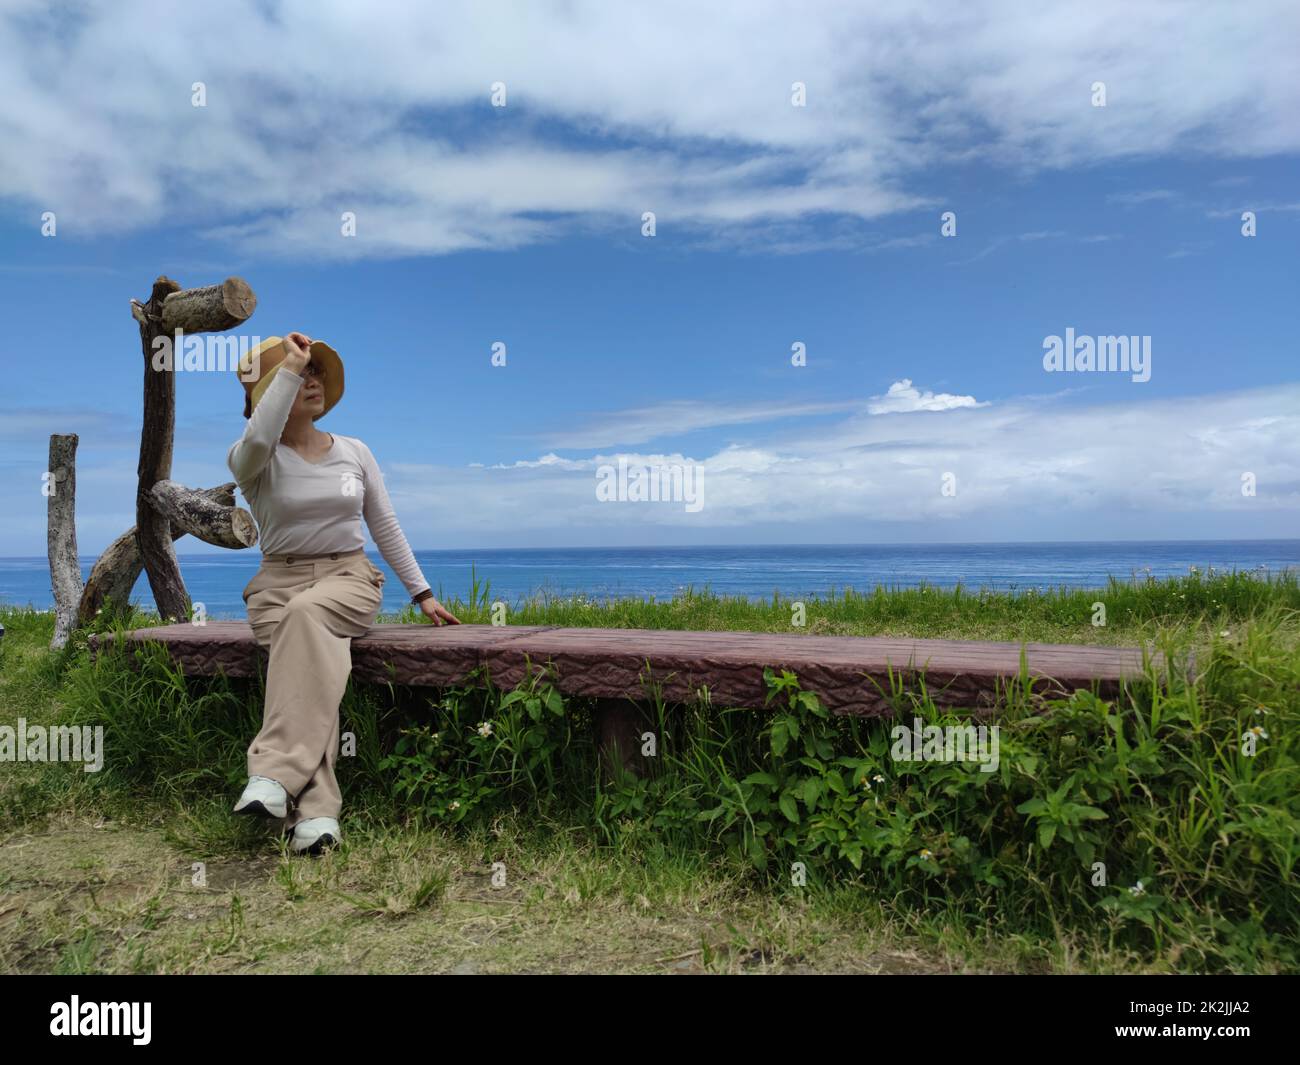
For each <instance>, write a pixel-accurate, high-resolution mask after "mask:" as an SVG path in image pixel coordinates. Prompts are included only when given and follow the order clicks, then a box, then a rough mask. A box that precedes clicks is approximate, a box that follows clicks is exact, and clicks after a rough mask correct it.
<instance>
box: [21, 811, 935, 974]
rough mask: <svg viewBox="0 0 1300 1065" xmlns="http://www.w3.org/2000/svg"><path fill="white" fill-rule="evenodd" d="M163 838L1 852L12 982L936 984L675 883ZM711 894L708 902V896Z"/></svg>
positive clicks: (861, 944) (819, 923)
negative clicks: (545, 976)
mask: <svg viewBox="0 0 1300 1065" xmlns="http://www.w3.org/2000/svg"><path fill="white" fill-rule="evenodd" d="M169 837H170V833H168V832H166V831H164V830H162V829H160V828H156V827H151V826H134V825H126V824H122V823H118V822H112V821H105V820H90V819H84V818H74V817H65V818H63V819H61V820H56V821H52V822H51V823H50V824H49V825H47V826H44V827H42V828H41V829H39V830H36V831H29V832H19V833H15V834H11V835H9V836H7V837H6V838H4V839H3V840H2V841H0V970H3V971H5V972H10V973H50V972H60V973H100V972H108V973H123V972H127V973H129V972H148V973H195V972H202V973H252V972H267V973H360V972H365V973H456V974H474V973H558V972H569V973H668V974H690V973H709V972H732V973H737V972H754V973H762V972H783V973H799V972H805V973H810V972H818V973H841V972H842V973H848V972H853V973H862V974H876V973H891V974H893V973H900V974H901V973H934V972H952V971H960V970H961V966H960V963H958V964H957V965H956V966H954V965H953V964H950V963H949V962H947V961H945V960H943V959H938V958H934V957H923V956H922V955H920V954H918V953H916V952H914V951H910V950H907V949H902V948H899V947H898V946H897V945H894V946H892V947H891V946H889V945H888V944H885V943H882V942H881V937H880V936H879V935H877V934H874V933H872V932H870V931H864V930H862V929H857V930H849V929H847V928H846V927H845V922H842V921H839V920H836V919H835V918H834V917H833V916H831V917H827V916H820V917H819V916H815V915H814V913H813V912H812V911H811V909H810V908H808V907H806V906H803V905H800V904H799V903H798V902H793V903H792V902H790V901H789V900H784V901H778V900H770V901H764V900H759V901H757V902H755V901H754V900H753V899H752V898H747V897H742V896H732V895H730V894H729V893H727V892H726V891H725V889H722V890H720V891H719V890H716V889H713V888H711V887H710V886H709V885H699V884H697V885H683V886H682V888H681V890H678V891H669V892H668V893H667V895H668V896H670V897H662V896H661V897H660V900H659V902H658V903H651V902H650V900H649V898H647V897H646V896H645V895H644V894H638V893H635V892H633V893H631V894H630V895H629V894H628V892H627V890H626V883H627V878H626V876H622V877H621V878H619V881H618V884H617V886H611V885H613V884H614V883H615V882H614V880H612V879H611V880H610V881H608V882H607V883H604V884H602V883H601V879H602V878H601V871H600V863H599V862H597V863H595V864H592V865H590V866H589V865H588V863H587V862H585V861H574V860H573V859H572V857H571V856H570V857H569V858H567V859H565V860H563V861H560V862H558V863H557V864H556V865H554V866H549V867H548V866H546V865H540V866H534V867H529V868H521V869H520V870H519V871H518V872H515V873H507V876H506V883H505V884H504V885H502V886H494V885H493V883H492V878H493V874H492V869H491V867H490V866H489V865H486V864H483V863H481V862H479V861H478V860H477V859H476V858H475V857H474V856H473V855H466V854H461V853H456V852H455V851H454V850H452V849H449V848H447V847H445V846H444V847H439V848H438V849H435V848H434V847H433V846H430V843H431V840H430V839H429V837H427V836H426V837H424V838H419V837H418V836H416V837H413V838H412V839H410V840H406V839H403V838H400V837H397V838H394V837H393V836H391V835H389V836H386V837H377V838H372V839H360V840H357V841H354V842H350V843H348V844H347V845H346V846H345V847H344V848H342V849H340V850H337V851H334V852H330V853H328V854H326V855H324V856H323V857H320V858H316V859H310V858H303V857H298V856H291V855H281V854H278V853H276V851H275V844H274V842H272V841H270V840H268V844H267V848H266V853H264V854H259V855H257V856H255V857H233V858H229V859H225V860H211V861H208V862H206V863H204V865H203V867H202V869H199V870H196V869H195V868H194V863H193V862H192V861H191V860H190V858H188V857H187V856H186V855H185V854H184V853H183V852H182V850H181V849H179V848H178V847H177V846H176V844H175V842H174V841H173V840H172V839H171V838H169ZM711 891H714V895H713V897H710V892H711Z"/></svg>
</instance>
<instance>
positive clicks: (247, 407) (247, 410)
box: [244, 392, 253, 418]
mask: <svg viewBox="0 0 1300 1065" xmlns="http://www.w3.org/2000/svg"><path fill="white" fill-rule="evenodd" d="M252 416H253V397H252V395H251V394H249V393H248V392H245V393H244V417H245V418H251V417H252Z"/></svg>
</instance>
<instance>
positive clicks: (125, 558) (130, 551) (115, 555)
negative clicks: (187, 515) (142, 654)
mask: <svg viewBox="0 0 1300 1065" xmlns="http://www.w3.org/2000/svg"><path fill="white" fill-rule="evenodd" d="M186 491H192V492H195V493H196V494H197V495H201V496H203V497H204V498H205V499H207V500H210V501H211V502H212V503H213V504H215V505H218V506H222V507H233V506H234V505H235V482H234V481H229V482H227V483H226V484H223V485H218V486H217V487H216V488H199V489H186ZM240 513H243V511H241V512H240ZM187 531H188V530H187V529H183V528H180V527H178V526H176V525H173V526H172V528H171V537H172V539H173V540H179V539H180V538H181V537H182V536H184V535H185V533H186V532H187ZM135 532H136V530H135V526H134V525H132V526H131V528H129V529H127V530H126V532H124V533H123V534H122V535H121V536H119V537H118V538H117V539H116V540H114V541H113V542H112V543H111V544H109V545H108V547H107V548H105V550H104V553H103V554H102V555H100V556H99V561H98V562H96V563H95V565H94V567H93V568H92V569H91V571H90V576H89V577H88V578H87V579H86V588H85V591H83V592H82V593H81V606H80V607H79V608H78V610H77V623H78V624H80V625H88V624H90V621H91V619H92V618H93V617H94V616H95V613H96V612H97V611H98V610H99V609H100V608H101V607H102V606H103V605H104V604H105V603H110V604H111V605H113V606H115V607H119V608H120V607H124V606H126V604H127V603H128V602H130V599H131V591H132V589H134V588H135V582H136V581H137V580H138V579H139V577H140V571H141V569H143V568H144V560H143V559H142V558H141V557H140V544H139V542H138V540H137V538H136V535H135Z"/></svg>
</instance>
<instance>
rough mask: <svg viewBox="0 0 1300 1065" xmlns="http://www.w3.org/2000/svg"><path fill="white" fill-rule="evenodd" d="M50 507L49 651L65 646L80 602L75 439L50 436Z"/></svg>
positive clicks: (48, 524)
mask: <svg viewBox="0 0 1300 1065" xmlns="http://www.w3.org/2000/svg"><path fill="white" fill-rule="evenodd" d="M49 474H50V481H49V506H48V508H47V515H46V546H47V549H48V552H49V557H50V586H51V588H52V589H53V591H54V638H53V639H52V640H51V641H50V648H51V649H52V650H55V651H57V650H59V648H61V647H63V646H64V645H65V644H66V643H67V642H68V636H69V635H71V633H72V630H73V629H74V628H75V627H76V620H77V603H78V601H79V600H80V599H81V564H80V563H79V562H78V561H77V435H76V434H75V433H69V434H67V435H61V434H59V433H54V434H52V435H51V436H50V465H49Z"/></svg>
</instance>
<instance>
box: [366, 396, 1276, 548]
mask: <svg viewBox="0 0 1300 1065" xmlns="http://www.w3.org/2000/svg"><path fill="white" fill-rule="evenodd" d="M900 384H902V383H901V382H900ZM922 395H924V393H923V394H922ZM935 398H936V400H939V399H941V398H942V397H935ZM952 398H956V399H958V400H966V399H969V398H970V397H949V399H952ZM623 454H625V456H626V457H627V459H628V461H629V463H630V464H646V465H659V464H668V463H678V464H680V463H695V464H698V465H699V466H700V468H701V469H702V470H703V480H702V483H703V486H704V498H705V506H704V508H703V510H701V511H700V512H699V513H695V514H690V513H686V512H685V511H684V510H683V508H681V507H673V506H669V505H658V504H608V503H600V502H598V501H597V500H596V497H595V476H596V469H597V468H598V467H599V466H600V465H601V464H603V463H611V462H614V461H616V459H617V453H609V452H604V453H601V454H599V455H593V456H591V457H587V458H569V459H564V458H560V457H559V456H557V455H555V454H553V453H552V454H545V455H542V456H540V457H538V458H536V459H521V460H519V461H517V462H511V463H502V464H498V465H496V466H493V467H473V468H463V467H462V468H452V467H446V466H434V465H418V464H403V465H398V466H394V467H393V468H392V469H391V470H388V481H389V488H390V490H391V491H392V492H393V494H394V499H395V502H396V505H397V507H398V510H399V513H400V514H402V516H403V524H404V525H408V524H409V525H410V526H411V527H412V528H413V529H415V530H416V533H415V534H413V537H412V538H413V539H414V540H416V542H419V543H434V542H444V543H445V542H451V541H449V540H448V537H455V538H459V539H460V540H463V541H464V542H476V540H475V538H481V537H484V536H492V537H497V538H498V539H499V540H500V541H501V542H526V539H524V540H521V539H520V536H523V537H527V536H529V535H533V534H538V535H540V534H542V533H544V532H545V531H547V530H561V531H564V530H568V531H569V534H570V535H569V537H568V540H569V541H570V542H571V541H572V540H573V538H574V535H575V534H576V533H578V532H581V533H582V535H583V537H584V538H586V537H587V536H588V534H592V535H596V534H597V533H598V532H599V531H600V530H605V531H609V530H614V529H619V528H627V529H639V528H644V527H646V526H661V525H662V526H676V527H682V528H689V529H694V530H696V531H699V530H700V529H702V528H706V527H742V526H745V527H753V526H758V525H761V526H763V527H765V528H770V527H772V526H773V525H774V524H775V525H784V526H786V527H788V534H789V536H790V537H791V539H792V540H795V541H805V540H806V539H807V538H808V530H809V529H810V528H814V527H815V528H817V529H819V530H822V529H828V528H831V527H839V528H843V527H844V526H843V523H845V522H848V523H852V524H851V526H850V527H853V528H859V527H862V524H863V523H866V522H870V523H873V525H875V526H879V525H880V524H882V523H883V524H885V525H888V524H890V523H895V524H897V523H905V522H927V523H934V525H933V528H934V529H936V530H939V529H942V528H943V527H944V526H945V525H947V524H948V523H957V524H962V523H964V524H962V527H963V528H971V527H975V526H976V525H977V524H978V523H979V522H981V521H984V520H986V519H987V520H991V519H996V518H998V517H999V516H1001V515H1005V514H1006V513H1007V512H1008V511H1013V512H1014V513H1016V514H1017V515H1020V518H1019V519H1018V521H1019V524H1018V526H1017V530H1018V533H1017V535H1019V536H1021V537H1023V538H1026V539H1029V538H1033V536H1034V535H1035V533H1036V531H1039V530H1041V529H1043V528H1049V527H1054V526H1052V522H1053V521H1055V520H1056V519H1057V518H1058V517H1059V516H1060V515H1061V514H1069V515H1071V516H1072V520H1074V521H1077V522H1079V523H1081V524H1080V525H1079V527H1080V528H1088V529H1092V530H1094V531H1095V532H1096V533H1097V534H1098V535H1118V534H1119V533H1120V532H1121V531H1122V530H1123V529H1124V528H1125V524H1124V523H1125V522H1129V523H1130V526H1129V527H1138V526H1136V525H1134V524H1133V523H1134V522H1136V519H1137V518H1138V517H1141V518H1142V524H1141V526H1140V527H1141V528H1145V529H1157V530H1158V529H1160V528H1162V527H1163V528H1164V529H1165V534H1166V535H1177V534H1178V531H1179V530H1182V529H1185V524H1186V520H1187V519H1186V515H1189V514H1195V515H1198V517H1200V518H1204V517H1205V516H1206V515H1213V514H1222V515H1224V516H1225V517H1226V518H1227V519H1233V518H1234V516H1235V520H1236V521H1237V522H1238V528H1239V529H1240V530H1242V531H1244V530H1246V529H1251V528H1253V529H1260V528H1263V527H1264V520H1265V516H1266V515H1274V516H1275V517H1274V519H1273V527H1275V528H1276V527H1281V526H1285V524H1286V522H1287V521H1291V522H1292V523H1293V522H1294V519H1295V516H1296V515H1297V514H1300V477H1298V476H1297V473H1296V471H1297V470H1298V469H1300V385H1282V386H1277V387H1274V388H1269V389H1257V390H1252V391H1242V392H1234V393H1228V394H1220V395H1210V396H1188V397H1183V398H1178V399H1166V400H1150V399H1140V398H1138V394H1137V393H1136V392H1135V393H1134V398H1132V399H1129V400H1121V401H1118V402H1112V403H1105V404H1094V405H1090V406H1081V405H1079V404H1077V403H1064V402H1058V401H1054V400H1053V399H1052V398H1051V397H1035V398H1033V399H1022V400H1009V401H1006V402H1002V403H998V404H996V405H989V406H979V405H971V404H965V403H962V404H960V405H957V406H952V407H950V408H949V409H948V410H947V412H946V413H944V414H943V416H942V417H936V416H934V415H933V414H932V413H930V412H929V411H928V410H927V409H926V408H924V407H923V406H917V407H915V408H913V409H912V410H911V411H910V412H906V413H894V414H890V415H889V416H887V417H882V416H879V415H876V414H872V413H867V412H862V413H858V414H854V415H851V416H848V417H846V418H843V419H840V420H839V421H837V422H836V423H835V424H834V425H832V426H830V427H824V426H819V427H818V430H817V432H816V433H815V434H814V433H807V432H805V433H803V434H801V435H793V436H791V435H783V436H782V437H781V438H780V440H779V442H778V441H777V440H776V439H775V438H774V437H771V436H769V437H768V438H767V439H759V440H758V441H756V442H753V443H751V444H749V445H747V446H727V447H722V448H719V449H717V450H714V451H709V452H705V453H695V454H692V453H690V452H689V451H687V450H685V449H681V448H667V449H665V450H663V451H656V452H639V451H629V452H625V453H623ZM382 458H383V457H382V456H380V459H381V462H382ZM386 469H387V467H386ZM945 473H952V474H953V475H954V477H955V483H956V495H944V494H943V492H942V491H941V488H942V485H943V475H944V474H945ZM1244 473H1252V474H1254V476H1255V478H1256V482H1257V485H1258V494H1257V495H1255V496H1247V495H1243V493H1242V491H1241V486H1242V475H1243V474H1244ZM449 498H451V499H456V500H457V506H456V507H455V508H454V513H452V514H449V513H448V511H447V508H446V500H447V499H449ZM1288 515H1289V516H1290V517H1289V518H1288V517H1287V516H1288ZM1161 523H1163V526H1162V524H1161ZM593 531H594V532H593ZM1129 535H1132V534H1131V533H1130V534H1129ZM1254 535H1259V533H1255V534H1254ZM432 537H436V539H431V538H432ZM587 542H590V540H587ZM641 542H644V541H641Z"/></svg>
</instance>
